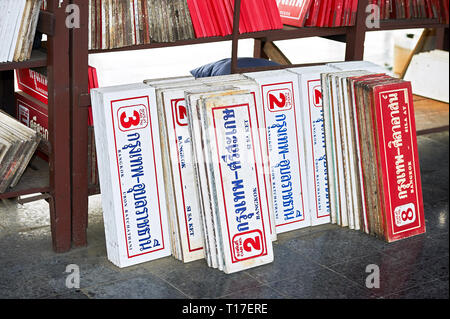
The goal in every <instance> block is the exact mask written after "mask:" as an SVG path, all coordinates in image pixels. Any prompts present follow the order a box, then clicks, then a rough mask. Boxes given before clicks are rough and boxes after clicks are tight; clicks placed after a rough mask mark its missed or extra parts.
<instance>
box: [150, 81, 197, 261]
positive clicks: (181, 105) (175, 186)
mask: <svg viewBox="0 0 450 319" xmlns="http://www.w3.org/2000/svg"><path fill="white" fill-rule="evenodd" d="M144 83H145V84H147V85H149V86H150V87H152V88H153V89H155V91H156V99H157V108H158V118H159V130H160V135H161V153H162V159H163V169H164V181H165V182H164V186H165V190H166V201H167V211H168V217H169V225H170V234H171V243H172V254H173V256H174V257H175V258H177V259H178V260H181V261H183V262H190V261H194V260H197V259H201V258H204V256H205V255H204V247H203V245H204V243H203V242H204V239H203V224H202V221H201V215H200V198H199V195H198V189H197V187H194V185H196V184H197V179H196V175H195V171H194V170H195V168H194V161H193V156H192V146H191V137H190V134H189V128H188V119H187V109H186V103H185V101H184V92H185V90H188V89H190V88H200V87H202V86H204V85H202V83H200V82H199V81H197V80H195V79H194V78H192V77H186V78H185V77H180V78H172V79H168V80H167V81H161V80H146V81H144Z"/></svg>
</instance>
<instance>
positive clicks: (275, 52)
mask: <svg viewBox="0 0 450 319" xmlns="http://www.w3.org/2000/svg"><path fill="white" fill-rule="evenodd" d="M263 51H264V53H265V55H266V56H267V58H268V59H270V60H272V61H274V62H277V63H279V64H281V65H291V64H292V63H291V61H289V59H288V58H287V57H286V56H285V55H284V53H283V52H282V51H281V50H280V49H279V48H278V47H277V46H276V45H275V43H273V42H272V41H268V42H266V43H265V44H264V48H263Z"/></svg>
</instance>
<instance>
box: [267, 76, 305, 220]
mask: <svg viewBox="0 0 450 319" xmlns="http://www.w3.org/2000/svg"><path fill="white" fill-rule="evenodd" d="M282 84H290V85H291V87H292V94H294V84H293V83H292V82H281V83H272V84H263V85H261V95H262V102H263V110H264V111H263V115H264V127H265V128H267V123H266V112H265V107H266V105H265V103H264V101H265V100H264V87H266V86H273V85H282ZM292 110H293V111H294V123H295V137H296V139H297V155H298V174H299V177H300V191H301V201H302V211H303V218H302V219H297V220H294V221H292V222H287V223H284V224H279V225H275V228H276V227H279V226H284V225H288V224H293V223H298V222H302V221H304V220H305V205H304V200H303V185H302V170H301V166H300V146H299V143H298V133H297V132H298V130H297V121H296V119H297V115H296V112H295V98H294V95H292ZM288 111H290V109H289V110H288ZM266 140H267V143H266V147H267V158H268V161H269V168H270V167H271V165H270V155H269V143H268V141H269V136H268V133H267V130H266ZM270 185H271V186H272V174H270Z"/></svg>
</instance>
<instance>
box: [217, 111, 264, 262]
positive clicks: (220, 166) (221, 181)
mask: <svg viewBox="0 0 450 319" xmlns="http://www.w3.org/2000/svg"><path fill="white" fill-rule="evenodd" d="M245 106H246V107H247V111H248V116H249V117H248V118H249V125H250V132H251V134H250V135H251V137H252V149H253V163H254V165H255V172H256V187H257V189H258V201H259V208H260V214H261V226H262V230H263V245H264V246H263V247H264V249H263V252H264V253H263V254H261V255H258V256H253V257H249V258H247V259H241V260H235V258H234V256H233V242H232V240H231V237H230V226H229V224H228V210H227V205H226V200H225V189H224V187H223V176H222V165H221V164H220V152H219V143H218V139H217V129H216V118H215V116H214V111H215V110H221V109H230V108H237V107H245ZM211 112H212V117H213V125H214V134H215V140H216V147H217V160H218V163H219V173H220V184H221V186H222V197H223V205H224V208H225V217H226V218H225V219H226V221H227V231H228V242H229V245H230V255H231V257H232V260H231V262H232V263H233V264H234V263H237V262H240V261H243V260H249V259H253V258H256V257H261V256H265V255H267V238H266V232H265V228H264V213H263V210H262V206H261V194H260V189H259V179H258V168H257V165H256V154H255V147H254V145H255V143H254V138H253V126H252V120H251V116H250V106H249V104H237V105H229V106H219V107H213V108H212V109H211ZM267 209H268V207H267ZM233 237H234V236H233Z"/></svg>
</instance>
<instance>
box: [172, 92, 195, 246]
mask: <svg viewBox="0 0 450 319" xmlns="http://www.w3.org/2000/svg"><path fill="white" fill-rule="evenodd" d="M180 101H184V99H173V100H170V105H171V108H172V122H173V130H174V133H175V144H176V146H177V159H178V172H179V174H180V185H181V198H182V199H183V210H184V220H185V223H184V224H185V226H186V235H187V242H188V249H189V252H194V251H197V250H202V249H203V247H198V248H191V239H190V236H189V229H188V226H187V220H188V218H187V212H186V202H185V199H184V189H183V177H182V175H181V161H180V149H179V147H178V138H177V128H176V124H178V125H180V123H179V122H178V120H176V119H177V118H176V114H174V111H173V109H174V108H175V106H176V104H174V102H175V103H178V102H180ZM175 112H176V110H175ZM175 122H176V124H175ZM180 126H185V125H180Z"/></svg>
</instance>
